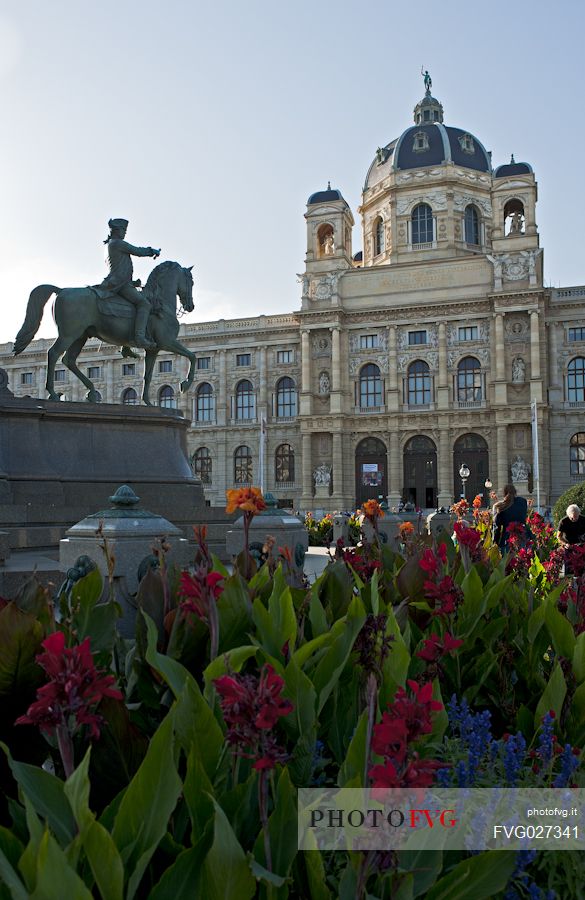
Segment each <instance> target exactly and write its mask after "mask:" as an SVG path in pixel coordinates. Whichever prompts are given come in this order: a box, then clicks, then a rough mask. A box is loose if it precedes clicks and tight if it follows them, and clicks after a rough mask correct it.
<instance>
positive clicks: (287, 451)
mask: <svg viewBox="0 0 585 900" xmlns="http://www.w3.org/2000/svg"><path fill="white" fill-rule="evenodd" d="M274 480H275V481H276V483H277V484H280V483H282V482H285V481H287V482H289V481H294V480H295V452H294V450H293V448H292V447H291V445H290V444H281V445H280V447H277V448H276V453H275V454H274Z"/></svg>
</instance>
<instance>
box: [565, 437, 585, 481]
mask: <svg viewBox="0 0 585 900" xmlns="http://www.w3.org/2000/svg"><path fill="white" fill-rule="evenodd" d="M569 448H570V449H569V452H570V459H571V475H581V476H582V477H583V476H585V431H579V432H577V434H574V435H573V437H572V438H571V442H570V445H569Z"/></svg>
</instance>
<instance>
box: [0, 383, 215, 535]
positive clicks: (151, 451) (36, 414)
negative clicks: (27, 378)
mask: <svg viewBox="0 0 585 900" xmlns="http://www.w3.org/2000/svg"><path fill="white" fill-rule="evenodd" d="M187 428H188V423H187V422H186V421H185V419H183V418H182V416H180V415H178V414H177V411H176V410H172V409H160V408H156V409H155V408H153V409H150V408H147V407H144V406H122V405H117V404H105V403H100V404H89V403H57V402H54V401H50V400H35V399H31V398H11V397H7V396H5V395H3V396H2V398H1V400H0V529H1V530H4V531H7V532H8V533H9V543H10V547H11V548H13V549H22V550H29V549H41V548H42V549H50V548H57V547H58V544H59V540H60V539H61V538H62V537H63V535H64V533H65V531H66V530H67V529H68V528H70V527H71V526H72V525H74V524H75V523H76V522H79V521H80V519H83V518H85V516H87V515H88V514H90V513H93V512H95V510H96V509H101V508H103V506H104V503H105V502H107V500H106V498H107V497H108V496H110V495H112V494H113V493H114V492H115V491H116V489H117V488H118V487H119V486H120V485H121V484H130V485H131V486H132V487H133V489H134V491H135V492H136V493H137V494H138V496H139V497H140V498H141V501H142V504H143V505H144V506H145V507H146V508H147V509H150V510H151V511H152V512H154V513H157V514H158V515H162V516H163V517H164V518H167V519H169V520H170V521H172V522H173V524H175V525H177V526H179V527H180V528H181V530H182V531H183V533H184V535H185V536H186V537H189V538H190V537H191V525H192V524H195V523H201V522H205V521H206V515H205V509H206V507H205V501H204V497H203V490H202V487H201V483H200V481H199V480H198V479H195V478H194V477H193V474H192V472H191V468H190V466H189V462H188V459H187V443H186V433H187Z"/></svg>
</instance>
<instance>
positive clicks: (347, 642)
mask: <svg viewBox="0 0 585 900" xmlns="http://www.w3.org/2000/svg"><path fill="white" fill-rule="evenodd" d="M365 620H366V611H365V609H364V605H363V603H362V601H361V599H360V598H359V597H354V598H353V600H352V601H351V603H350V606H349V609H348V611H347V616H346V619H345V628H344V630H343V631H342V632H341V634H339V635H338V636H337V637H336V638H335V640H334V641H333V643H332V644H331V646H330V647H329V648H328V649H327V652H326V653H325V656H324V657H323V659H322V660H321V662H320V663H319V665H318V666H317V669H316V671H315V675H314V677H313V684H314V685H315V689H316V691H317V694H318V696H319V703H318V707H317V714H319V713H320V712H321V710H322V709H323V707H324V706H325V703H326V702H327V698H328V697H329V695H330V694H331V691H332V690H333V688H334V687H335V685H336V684H337V682H338V680H339V676H340V675H341V673H342V672H343V669H344V668H345V665H346V663H347V660H348V659H349V655H350V653H351V651H352V649H353V645H354V642H355V639H356V637H357V636H358V634H359V632H360V629H361V627H362V625H363V624H364V622H365Z"/></svg>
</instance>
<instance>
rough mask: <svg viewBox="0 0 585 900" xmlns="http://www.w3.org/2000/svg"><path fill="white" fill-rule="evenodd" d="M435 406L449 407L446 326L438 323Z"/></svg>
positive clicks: (440, 407)
mask: <svg viewBox="0 0 585 900" xmlns="http://www.w3.org/2000/svg"><path fill="white" fill-rule="evenodd" d="M437 407H438V408H439V409H449V382H448V381H447V327H446V325H445V323H444V322H440V323H439V383H438V385H437Z"/></svg>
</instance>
